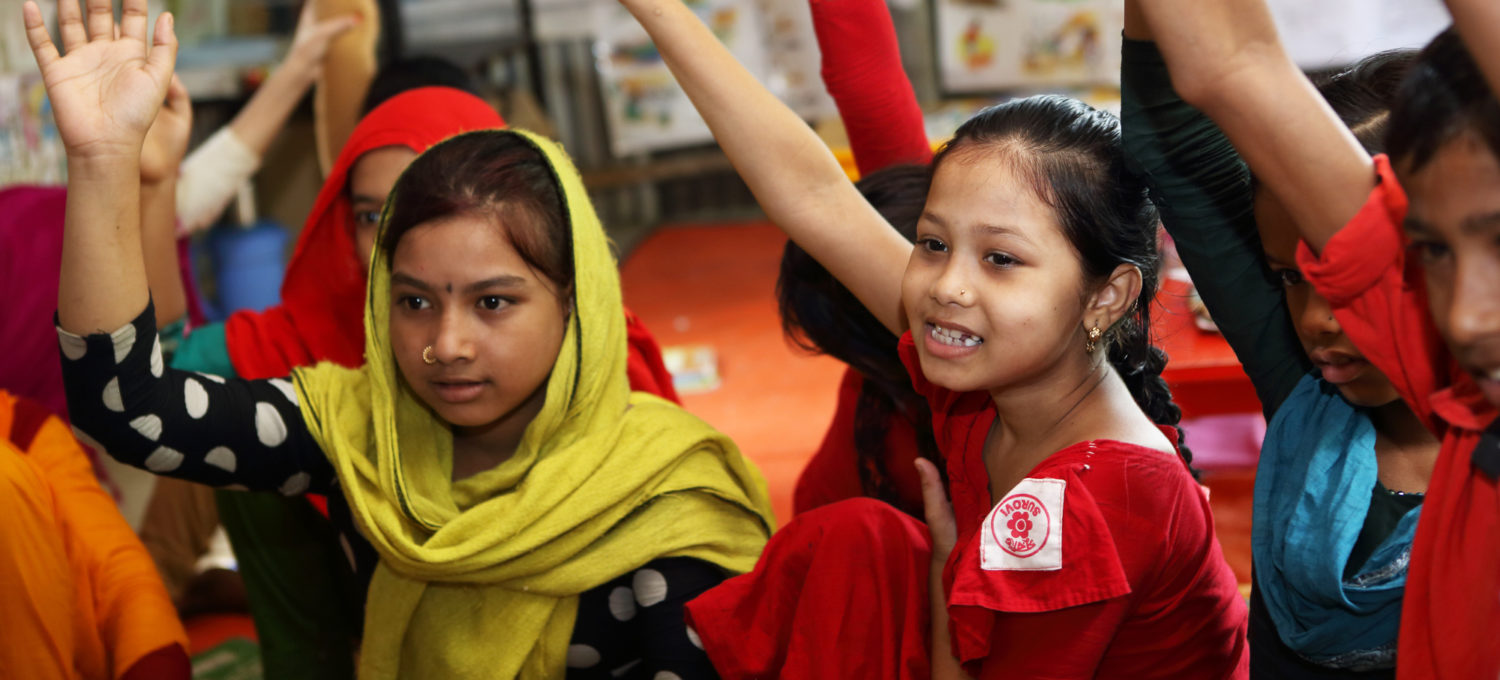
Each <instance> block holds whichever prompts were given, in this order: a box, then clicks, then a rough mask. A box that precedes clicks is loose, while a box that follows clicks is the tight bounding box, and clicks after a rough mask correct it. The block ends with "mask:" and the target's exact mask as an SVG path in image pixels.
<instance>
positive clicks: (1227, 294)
mask: <svg viewBox="0 0 1500 680" xmlns="http://www.w3.org/2000/svg"><path fill="white" fill-rule="evenodd" d="M1138 18H1139V17H1138V15H1136V14H1134V13H1132V14H1127V15H1126V23H1125V38H1126V40H1125V43H1124V48H1123V50H1124V52H1123V54H1122V58H1121V62H1120V81H1121V84H1120V92H1121V94H1120V98H1121V100H1122V101H1121V106H1120V118H1121V123H1122V128H1123V130H1124V144H1125V155H1126V158H1125V163H1126V167H1127V168H1129V169H1130V171H1131V172H1133V173H1135V174H1136V175H1138V176H1139V177H1140V178H1141V179H1142V180H1143V181H1144V182H1145V183H1146V185H1147V187H1148V188H1149V189H1150V191H1151V200H1152V201H1153V202H1154V203H1156V206H1157V208H1158V210H1160V212H1161V220H1162V225H1163V226H1165V227H1166V229H1167V232H1168V233H1170V234H1171V235H1172V238H1173V240H1174V241H1175V242H1176V244H1177V252H1178V254H1179V255H1181V256H1182V263H1183V265H1184V266H1186V267H1187V270H1188V273H1190V274H1191V275H1192V277H1193V283H1194V285H1195V286H1196V287H1197V289H1198V293H1199V295H1200V296H1202V298H1203V302H1204V304H1205V305H1207V307H1208V310H1209V312H1211V313H1212V314H1213V317H1214V321H1215V323H1217V324H1218V326H1219V330H1220V331H1222V332H1223V334H1224V338H1225V340H1227V341H1228V342H1229V345H1230V347H1232V348H1234V353H1235V355H1236V356H1237V357H1238V358H1239V360H1240V363H1241V365H1243V366H1244V368H1245V373H1246V374H1247V375H1249V376H1250V382H1251V384H1253V385H1254V386H1255V393H1256V396H1258V397H1259V398H1260V403H1261V406H1262V408H1263V410H1264V412H1265V416H1266V418H1267V419H1269V418H1270V417H1271V415H1272V414H1273V413H1275V412H1276V409H1277V408H1278V407H1279V406H1280V405H1281V401H1282V400H1283V399H1285V398H1286V396H1287V395H1288V394H1290V393H1291V391H1292V389H1293V388H1294V387H1296V385H1297V381H1298V380H1300V379H1301V378H1302V376H1303V374H1305V373H1306V372H1307V371H1308V369H1309V368H1311V366H1310V365H1309V364H1308V362H1307V359H1306V354H1305V353H1304V352H1303V350H1302V345H1301V343H1299V342H1298V340H1297V334H1296V330H1295V329H1294V328H1293V326H1292V319H1291V317H1290V316H1289V315H1288V313H1287V307H1286V296H1285V295H1284V294H1283V292H1282V289H1281V288H1280V287H1279V286H1277V285H1276V284H1275V283H1274V282H1273V281H1272V280H1271V278H1270V277H1269V276H1268V273H1267V267H1266V262H1265V256H1264V254H1263V251H1262V248H1261V243H1260V235H1259V234H1258V233H1257V231H1256V224H1255V212H1254V210H1253V207H1252V204H1253V196H1252V193H1253V192H1252V190H1251V185H1250V172H1249V169H1248V168H1246V167H1245V164H1244V162H1242V161H1241V160H1240V157H1239V154H1237V153H1235V150H1234V147H1233V146H1231V145H1230V144H1229V140H1227V139H1225V138H1224V135H1223V133H1221V132H1219V129H1218V128H1217V127H1216V126H1215V125H1214V124H1213V121H1211V120H1209V119H1208V117H1207V116H1204V115H1203V114H1202V113H1201V112H1199V111H1198V110H1197V109H1194V108H1193V107H1192V106H1190V105H1189V104H1188V103H1187V102H1184V101H1183V100H1182V98H1181V97H1179V96H1177V93H1176V92H1175V91H1174V90H1173V89H1172V83H1171V80H1170V78H1169V76H1168V75H1167V67H1166V63H1165V62H1164V61H1163V60H1162V57H1161V53H1160V52H1158V51H1157V49H1156V45H1155V44H1154V43H1152V42H1150V39H1151V35H1150V32H1149V31H1148V30H1145V27H1144V25H1142V24H1141V23H1140V22H1139V21H1138Z"/></svg>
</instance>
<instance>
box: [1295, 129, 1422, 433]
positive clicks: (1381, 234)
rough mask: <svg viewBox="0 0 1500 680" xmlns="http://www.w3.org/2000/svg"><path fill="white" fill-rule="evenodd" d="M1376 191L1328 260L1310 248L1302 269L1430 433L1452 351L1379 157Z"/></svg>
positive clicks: (1301, 251) (1303, 250)
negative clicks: (1432, 310) (1409, 258)
mask: <svg viewBox="0 0 1500 680" xmlns="http://www.w3.org/2000/svg"><path fill="white" fill-rule="evenodd" d="M1375 168H1376V172H1377V173H1378V177H1377V184H1376V186H1375V188H1374V189H1372V190H1371V191H1370V198H1369V200H1368V201H1366V202H1365V205H1364V207H1363V208H1361V209H1360V211H1359V213H1358V214H1356V215H1355V216H1354V219H1352V220H1350V221H1349V224H1347V225H1345V226H1344V228H1343V229H1340V230H1339V233H1338V234H1336V235H1334V237H1333V239H1332V240H1330V241H1329V242H1328V245H1327V246H1325V247H1324V248H1323V252H1322V254H1321V255H1315V254H1314V253H1313V252H1312V250H1311V249H1310V248H1308V247H1307V244H1306V243H1305V242H1304V243H1302V244H1301V245H1300V246H1298V252H1297V265H1298V266H1299V267H1301V269H1302V274H1303V276H1305V277H1306V278H1307V280H1308V281H1309V282H1310V283H1312V285H1313V287H1314V288H1316V289H1317V291H1318V293H1319V294H1321V295H1322V296H1323V297H1325V298H1327V299H1328V302H1329V304H1331V305H1332V306H1333V314H1334V317H1335V318H1336V319H1338V322H1339V325H1340V326H1342V327H1343V329H1344V333H1345V334H1347V335H1348V336H1349V339H1350V340H1352V341H1353V342H1354V345H1355V346H1356V347H1358V348H1359V350H1360V351H1361V352H1363V353H1364V355H1365V358H1367V359H1369V360H1370V363H1371V364H1373V365H1374V366H1375V367H1376V368H1377V369H1380V371H1381V372H1382V373H1385V375H1386V377H1387V378H1389V379H1390V381H1391V384H1392V385H1394V386H1395V387H1396V391H1397V392H1399V393H1400V394H1401V398H1402V399H1405V400H1406V403H1407V404H1409V405H1411V407H1412V410H1413V411H1414V412H1416V414H1417V416H1418V417H1419V418H1421V419H1422V422H1423V423H1424V424H1425V425H1427V427H1428V429H1434V427H1435V421H1434V420H1433V417H1432V403H1431V396H1432V394H1433V393H1434V392H1436V391H1438V390H1440V389H1442V388H1443V387H1445V384H1444V383H1445V382H1446V379H1445V376H1446V375H1447V372H1446V369H1445V366H1446V363H1447V356H1448V355H1447V349H1446V348H1445V347H1444V345H1443V341H1442V338H1441V337H1440V336H1439V335H1438V333H1437V329H1436V327H1435V326H1434V325H1433V323H1432V318H1431V316H1430V314H1429V313H1428V309H1427V294H1426V291H1425V289H1424V288H1423V284H1422V281H1421V279H1420V276H1419V275H1413V272H1412V271H1410V270H1409V268H1408V266H1407V262H1406V243H1405V240H1404V238H1403V236H1402V233H1401V223H1402V221H1403V220H1405V219H1406V207H1407V203H1406V193H1405V192H1403V191H1402V190H1401V185H1400V184H1398V183H1397V182H1396V176H1395V173H1393V172H1392V171H1391V164H1390V160H1389V159H1388V158H1386V156H1384V155H1380V156H1376V157H1375Z"/></svg>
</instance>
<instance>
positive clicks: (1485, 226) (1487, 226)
mask: <svg viewBox="0 0 1500 680" xmlns="http://www.w3.org/2000/svg"><path fill="white" fill-rule="evenodd" d="M1497 226H1500V212H1492V213H1490V214H1488V215H1477V216H1474V217H1470V218H1468V219H1466V220H1464V221H1463V225H1462V226H1461V227H1460V228H1461V229H1462V230H1463V232H1464V233H1466V234H1477V233H1479V232H1482V231H1490V230H1493V229H1494V228H1495V227H1497Z"/></svg>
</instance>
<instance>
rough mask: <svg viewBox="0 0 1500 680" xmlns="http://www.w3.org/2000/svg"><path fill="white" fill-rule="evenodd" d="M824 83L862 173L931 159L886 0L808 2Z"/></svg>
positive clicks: (930, 147) (918, 107) (914, 94)
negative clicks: (902, 65) (841, 120)
mask: <svg viewBox="0 0 1500 680" xmlns="http://www.w3.org/2000/svg"><path fill="white" fill-rule="evenodd" d="M810 4H811V7H812V21H813V31H814V32H815V33H816V35H817V38H818V50H819V51H820V52H821V53H822V55H823V84H824V85H825V86H826V87H827V88H828V94H829V95H830V96H832V97H833V102H834V104H835V105H837V106H838V109H839V117H841V118H843V120H844V128H845V129H846V130H847V131H848V134H849V147H850V150H851V151H853V152H854V161H855V163H856V164H857V165H858V166H859V172H860V174H861V175H868V174H870V173H872V172H875V171H876V170H880V169H881V168H885V167H888V166H891V165H896V164H898V163H922V164H925V163H927V162H929V161H931V160H932V146H931V144H930V142H928V140H927V129H926V126H925V125H924V123H923V120H922V108H921V107H920V106H919V105H918V104H917V95H916V93H915V92H913V91H912V88H911V82H910V81H909V80H907V78H906V72H905V71H904V70H903V69H902V68H901V46H900V44H899V43H898V41H897V39H896V28H895V26H894V25H893V24H892V22H891V11H890V9H889V8H887V7H886V4H885V1H884V0H812V1H811V3H810Z"/></svg>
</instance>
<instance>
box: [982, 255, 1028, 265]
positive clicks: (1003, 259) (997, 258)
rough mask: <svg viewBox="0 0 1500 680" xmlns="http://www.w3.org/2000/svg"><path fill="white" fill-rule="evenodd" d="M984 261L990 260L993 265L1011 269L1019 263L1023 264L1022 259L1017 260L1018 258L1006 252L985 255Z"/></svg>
mask: <svg viewBox="0 0 1500 680" xmlns="http://www.w3.org/2000/svg"><path fill="white" fill-rule="evenodd" d="M984 261H985V262H988V263H989V264H990V265H992V266H995V267H1000V268H1001V269H1009V268H1011V267H1014V266H1016V265H1018V264H1021V261H1020V260H1017V259H1016V258H1014V257H1011V256H1010V255H1007V254H1005V253H990V254H988V255H985V256H984Z"/></svg>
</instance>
